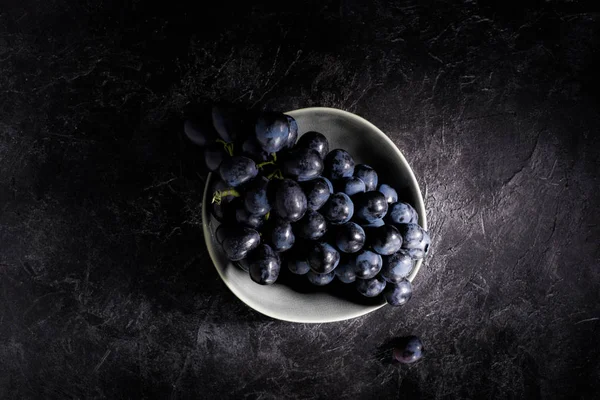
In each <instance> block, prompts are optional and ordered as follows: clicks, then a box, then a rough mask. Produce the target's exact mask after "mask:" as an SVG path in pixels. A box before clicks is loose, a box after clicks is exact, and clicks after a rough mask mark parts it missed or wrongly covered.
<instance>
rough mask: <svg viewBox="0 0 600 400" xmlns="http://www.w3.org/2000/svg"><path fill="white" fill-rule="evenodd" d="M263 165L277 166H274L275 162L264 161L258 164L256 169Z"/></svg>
mask: <svg viewBox="0 0 600 400" xmlns="http://www.w3.org/2000/svg"><path fill="white" fill-rule="evenodd" d="M265 165H277V164H275V161H265V162H261V163H260V164H256V168H262V167H264V166H265Z"/></svg>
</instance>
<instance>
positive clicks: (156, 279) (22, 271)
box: [0, 0, 600, 399]
mask: <svg viewBox="0 0 600 400" xmlns="http://www.w3.org/2000/svg"><path fill="white" fill-rule="evenodd" d="M495 3H496V2H492V1H467V0H463V1H460V2H453V1H449V0H446V1H443V2H431V1H423V2H418V3H417V2H409V1H407V2H388V1H383V0H378V1H371V2H358V1H352V0H348V1H341V2H340V1H324V2H315V3H314V4H308V3H307V4H302V5H300V4H299V3H298V2H279V3H272V4H270V5H265V6H258V5H255V6H239V5H234V4H233V3H230V2H226V1H225V2H216V3H212V4H213V6H214V10H212V11H207V10H203V11H195V10H194V9H193V8H190V7H187V6H179V5H176V4H175V2H167V3H164V2H158V3H156V6H152V5H150V2H142V1H135V0H134V1H127V2H123V4H121V2H111V1H102V0H98V1H96V0H84V1H67V0H51V1H42V0H37V1H36V0H24V1H14V0H9V1H6V2H4V3H3V5H2V8H1V9H0V290H1V291H0V293H1V300H0V398H2V399H15V398H28V399H29V398H31V399H42V398H69V399H75V398H110V399H118V398H131V399H133V398H167V397H170V398H210V399H214V398H233V399H241V398H247V399H276V398H302V399H308V398H315V399H316V398H339V399H362V398H404V397H405V396H406V397H414V398H462V399H464V398H540V397H542V398H590V399H592V398H597V396H598V394H599V389H600V386H599V385H600V364H599V359H600V348H599V345H598V338H599V337H600V302H599V295H600V268H599V267H600V266H599V261H600V251H599V246H598V241H599V238H600V235H599V234H600V232H599V231H600V227H599V225H598V224H599V222H600V218H599V217H598V208H597V207H598V204H600V190H599V186H598V185H599V181H598V176H599V170H600V164H599V162H600V158H599V153H600V151H599V148H600V140H599V135H598V132H599V127H600V107H599V104H598V103H599V102H598V95H597V93H598V90H599V89H600V79H599V78H598V70H599V69H600V63H599V62H598V61H599V60H598V58H599V48H600V35H599V29H600V16H599V15H598V14H597V13H595V12H593V11H594V10H593V9H588V8H586V7H585V6H584V5H583V4H584V3H580V2H578V1H564V2H562V1H561V2H548V1H546V2H541V1H538V2H535V3H527V2H519V3H518V6H516V7H515V6H512V5H503V6H497V5H494V4H495ZM499 3H503V4H506V3H505V2H499ZM529 4H530V5H529ZM212 24H214V25H212ZM216 100H222V101H228V102H233V103H236V104H241V105H244V106H250V107H255V108H262V109H267V108H268V109H279V110H289V109H294V108H299V107H305V106H313V105H321V106H330V107H337V108H342V109H345V110H349V111H352V112H356V113H358V114H359V115H362V116H364V117H366V118H367V119H368V120H370V121H371V122H373V123H374V124H375V125H377V126H379V127H380V128H381V129H382V130H383V131H384V132H386V133H387V134H389V136H390V137H391V138H392V140H393V141H394V142H395V143H396V144H397V145H398V147H399V148H400V149H401V150H402V151H403V152H404V154H405V156H406V157H407V159H408V160H409V162H410V163H411V164H412V166H413V168H414V170H415V171H416V174H417V176H418V178H419V181H420V183H421V185H422V188H423V191H424V195H425V198H426V204H427V209H428V218H429V221H430V227H431V236H432V238H433V252H432V253H431V255H430V257H429V258H428V260H427V262H426V266H425V268H424V269H423V270H422V272H421V273H420V275H419V276H418V278H417V280H416V282H415V296H414V297H413V299H412V300H411V302H410V303H409V304H407V305H406V306H405V307H404V308H397V309H394V308H391V307H386V308H384V309H381V310H379V311H378V312H375V313H372V314H370V315H367V316H365V317H362V318H358V319H355V320H351V321H346V322H341V323H333V324H324V325H299V324H291V323H285V322H280V321H274V320H271V319H269V318H267V317H264V316H262V315H260V314H258V313H256V312H254V311H253V310H251V309H249V308H248V307H246V306H245V305H244V304H243V303H241V302H240V301H238V300H237V299H236V298H235V297H234V295H233V294H232V293H231V292H230V291H229V290H228V289H227V288H226V287H225V285H224V284H223V283H222V282H221V281H220V279H219V277H218V275H217V273H216V271H215V269H214V268H213V266H212V264H211V261H210V258H209V256H208V253H207V251H206V248H205V246H204V244H203V237H202V230H201V226H202V221H201V217H200V208H201V193H202V188H203V183H204V180H203V175H204V174H205V170H204V169H203V168H202V167H201V164H202V163H201V160H200V158H199V157H200V152H199V151H198V149H196V148H194V147H192V146H190V145H189V144H188V143H187V142H186V141H185V140H183V138H182V137H181V135H180V132H181V120H182V117H183V115H184V114H185V113H186V112H188V111H189V110H191V109H193V106H194V105H195V104H201V103H202V104H203V103H206V102H210V101H216ZM408 334H417V335H420V336H421V337H422V339H423V341H424V343H425V346H426V347H427V357H426V359H425V360H423V361H422V362H420V363H418V364H416V365H413V366H410V367H405V366H398V365H394V364H393V363H391V362H390V357H391V351H390V350H389V349H388V344H390V343H394V340H396V339H395V338H397V337H399V336H403V335H408Z"/></svg>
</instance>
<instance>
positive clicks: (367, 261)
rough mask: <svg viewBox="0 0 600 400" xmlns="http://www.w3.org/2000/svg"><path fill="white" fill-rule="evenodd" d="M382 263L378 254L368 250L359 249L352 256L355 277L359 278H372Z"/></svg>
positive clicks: (379, 269)
mask: <svg viewBox="0 0 600 400" xmlns="http://www.w3.org/2000/svg"><path fill="white" fill-rule="evenodd" d="M382 264H383V260H382V258H381V256H380V255H379V254H377V253H374V252H372V251H370V250H361V251H360V252H359V253H357V254H356V255H355V257H354V265H355V269H354V271H355V273H356V277H357V278H360V279H371V278H374V277H375V276H376V275H377V274H378V273H379V271H381V266H382Z"/></svg>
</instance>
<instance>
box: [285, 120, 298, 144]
mask: <svg viewBox="0 0 600 400" xmlns="http://www.w3.org/2000/svg"><path fill="white" fill-rule="evenodd" d="M286 118H287V120H288V126H289V129H290V132H289V134H288V137H287V140H286V141H285V146H283V148H284V149H291V148H292V147H294V146H295V145H296V141H297V140H298V123H297V122H296V120H295V119H294V118H293V117H291V116H289V115H286Z"/></svg>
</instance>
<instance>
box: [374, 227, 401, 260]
mask: <svg viewBox="0 0 600 400" xmlns="http://www.w3.org/2000/svg"><path fill="white" fill-rule="evenodd" d="M369 243H370V244H371V247H372V248H373V250H375V251H376V252H377V253H379V254H381V255H382V256H389V255H392V254H394V253H396V252H397V251H398V250H400V247H402V236H400V233H399V232H398V229H396V228H394V227H393V226H392V225H383V226H380V227H378V228H373V229H372V230H371V232H369Z"/></svg>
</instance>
